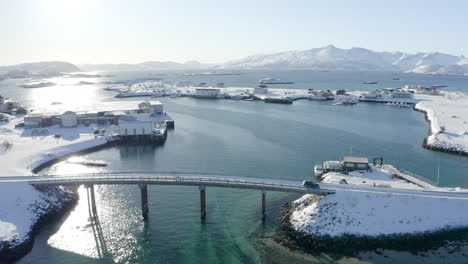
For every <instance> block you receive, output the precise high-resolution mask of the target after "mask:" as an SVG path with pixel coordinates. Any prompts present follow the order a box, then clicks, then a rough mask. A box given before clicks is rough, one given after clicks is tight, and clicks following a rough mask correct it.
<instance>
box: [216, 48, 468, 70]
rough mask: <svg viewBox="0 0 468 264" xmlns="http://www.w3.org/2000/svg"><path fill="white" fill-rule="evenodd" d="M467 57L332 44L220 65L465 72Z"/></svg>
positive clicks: (247, 58) (245, 67)
mask: <svg viewBox="0 0 468 264" xmlns="http://www.w3.org/2000/svg"><path fill="white" fill-rule="evenodd" d="M465 65H468V60H467V59H465V58H464V57H463V56H460V57H457V56H453V55H450V54H444V53H439V52H434V53H417V54H406V53H403V52H376V51H372V50H369V49H364V48H351V49H340V48H337V47H335V46H333V45H329V46H326V47H322V48H314V49H309V50H303V51H286V52H279V53H273V54H263V55H254V56H249V57H246V58H243V59H239V60H234V61H230V62H227V63H225V64H223V65H221V66H220V67H221V68H241V69H315V70H357V71H367V70H370V71H375V70H379V71H399V72H415V73H442V74H465V73H468V71H466V67H465Z"/></svg>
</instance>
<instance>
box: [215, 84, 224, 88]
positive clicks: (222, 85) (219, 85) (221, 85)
mask: <svg viewBox="0 0 468 264" xmlns="http://www.w3.org/2000/svg"><path fill="white" fill-rule="evenodd" d="M216 87H220V88H222V87H224V83H218V84H216Z"/></svg>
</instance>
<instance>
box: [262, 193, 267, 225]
mask: <svg viewBox="0 0 468 264" xmlns="http://www.w3.org/2000/svg"><path fill="white" fill-rule="evenodd" d="M265 217H266V192H265V191H262V221H264V220H265Z"/></svg>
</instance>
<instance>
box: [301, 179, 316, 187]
mask: <svg viewBox="0 0 468 264" xmlns="http://www.w3.org/2000/svg"><path fill="white" fill-rule="evenodd" d="M302 186H304V187H307V188H317V189H318V188H320V186H319V185H318V184H317V183H316V182H314V181H308V180H305V181H302Z"/></svg>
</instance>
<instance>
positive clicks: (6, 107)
mask: <svg viewBox="0 0 468 264" xmlns="http://www.w3.org/2000/svg"><path fill="white" fill-rule="evenodd" d="M19 107H20V105H19V103H18V102H16V101H13V100H10V99H8V98H5V97H3V96H1V95H0V112H7V113H9V112H10V111H11V110H13V109H15V108H19Z"/></svg>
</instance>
